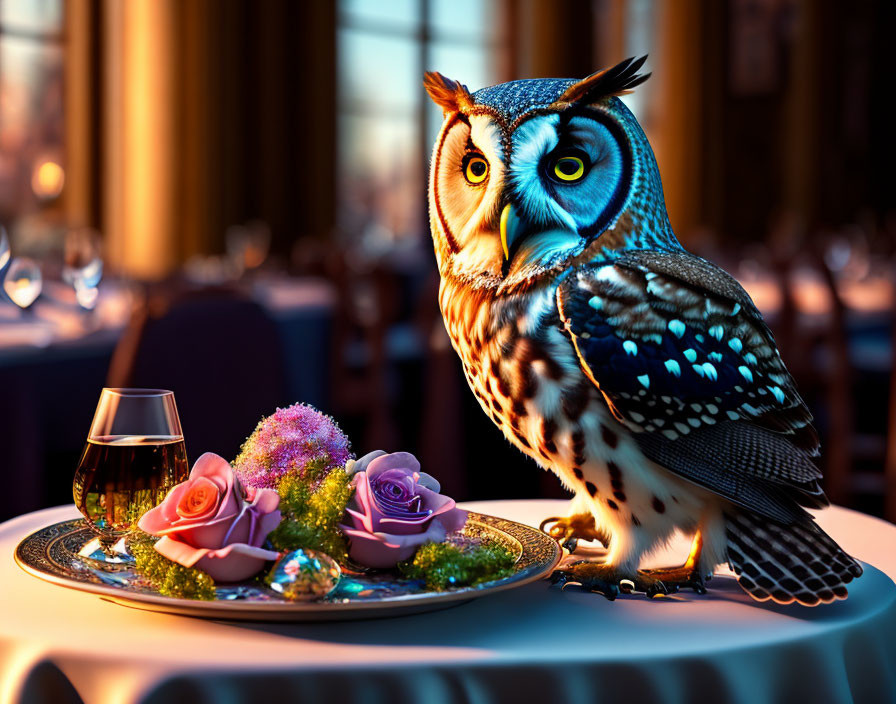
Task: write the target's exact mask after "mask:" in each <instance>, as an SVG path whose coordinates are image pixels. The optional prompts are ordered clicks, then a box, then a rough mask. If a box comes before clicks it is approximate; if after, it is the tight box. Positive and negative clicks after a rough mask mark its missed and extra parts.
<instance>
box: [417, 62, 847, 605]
mask: <svg viewBox="0 0 896 704" xmlns="http://www.w3.org/2000/svg"><path fill="white" fill-rule="evenodd" d="M645 58H646V57H645ZM643 63H644V58H641V59H638V60H635V59H628V60H626V61H624V62H622V63H620V64H618V65H617V66H614V67H613V68H610V69H607V70H604V71H600V72H598V73H595V74H593V75H591V76H589V77H587V78H585V79H582V80H575V79H536V80H520V81H512V82H509V83H503V84H500V85H496V86H491V87H488V88H483V89H481V90H478V91H476V92H475V93H471V92H470V91H469V90H468V89H467V88H466V87H465V86H464V85H462V84H461V83H458V82H455V81H453V80H450V79H448V78H446V77H444V76H442V75H441V74H438V73H434V72H432V73H427V74H426V77H425V80H424V85H425V88H426V90H427V92H428V93H429V96H430V97H431V98H432V100H433V101H434V102H435V103H436V104H437V105H438V106H439V107H440V108H441V109H442V111H443V113H444V123H443V125H442V128H441V131H440V133H439V136H438V139H437V141H436V144H435V148H434V151H433V157H432V168H431V174H430V188H429V206H430V224H431V229H432V237H433V242H434V247H435V254H436V259H437V262H438V266H439V272H440V276H441V284H440V289H439V303H440V307H441V310H442V315H443V318H444V322H445V326H446V328H447V331H448V334H449V336H450V338H451V341H452V344H453V346H454V348H455V350H456V351H457V353H458V355H459V356H460V358H461V361H462V363H463V369H464V373H465V375H466V378H467V381H468V383H469V385H470V388H471V389H472V391H473V393H474V394H475V395H476V398H477V399H478V401H479V404H480V405H481V406H482V409H483V411H485V413H486V414H487V415H488V416H489V417H490V418H491V419H492V420H493V421H494V423H495V424H496V425H497V426H498V427H499V428H500V429H501V430H502V431H503V433H504V435H505V437H506V438H507V439H508V440H509V441H510V442H511V443H512V444H513V445H515V446H516V447H517V448H519V449H520V450H522V452H524V453H525V454H527V455H529V456H530V457H531V458H533V459H534V460H535V461H536V462H537V463H539V464H540V465H541V466H542V467H544V468H546V469H548V470H550V471H552V472H554V473H555V474H556V475H557V476H558V477H559V478H560V479H561V481H562V482H563V484H564V485H565V486H566V487H567V488H569V489H570V490H571V491H572V492H573V493H574V498H573V500H572V505H571V507H570V511H569V515H567V516H564V517H557V518H552V519H548V521H547V522H546V523H545V524H543V527H545V526H547V527H548V529H549V532H550V533H551V534H552V535H554V536H555V537H557V538H558V539H559V540H561V542H563V543H564V544H565V545H566V546H567V547H569V548H570V549H571V550H573V551H575V550H576V544H577V542H578V541H580V540H582V539H587V540H594V539H598V540H599V541H600V542H601V543H603V545H604V546H605V550H603V552H602V553H600V554H591V555H586V556H585V559H579V557H580V556H581V548H582V547H583V546H582V545H581V543H579V548H580V550H579V551H578V552H579V555H576V554H575V552H574V553H573V555H572V559H567V560H565V562H564V564H563V565H562V568H561V569H560V570H558V571H557V572H555V574H554V579H555V581H559V582H562V583H565V584H576V585H579V586H581V587H583V588H585V589H588V590H591V591H595V592H600V593H603V594H604V595H605V596H607V597H609V598H611V599H612V598H615V597H616V595H618V594H619V593H620V590H621V591H636V592H643V593H645V594H647V595H648V596H654V595H657V594H666V593H671V592H674V591H677V590H678V589H679V588H691V589H694V590H695V591H697V592H701V593H703V592H705V590H706V587H705V582H706V580H707V579H708V577H709V576H710V575H711V574H712V572H713V570H714V568H715V567H717V566H718V565H720V564H724V563H727V564H728V565H729V566H730V568H731V569H732V570H733V571H734V573H735V574H736V575H737V579H738V582H739V584H740V586H741V587H742V588H743V589H744V590H745V591H746V592H747V593H749V594H750V595H751V596H753V597H754V598H755V599H758V600H769V599H771V600H773V601H775V602H778V603H781V604H787V603H793V602H798V603H800V604H805V605H815V604H818V603H821V602H830V601H833V600H835V599H842V598H845V597H846V596H847V588H846V584H847V583H849V582H850V581H851V580H853V579H854V578H856V577H858V576H859V575H861V573H862V568H861V566H860V565H859V563H858V562H856V561H855V560H854V559H853V558H851V557H850V556H849V555H847V554H846V553H845V552H844V551H843V550H842V549H841V548H840V547H839V546H838V545H837V544H836V543H835V542H834V540H833V539H831V538H830V537H829V536H828V535H827V534H825V533H824V532H823V531H822V530H821V528H819V527H818V525H817V524H816V523H815V522H814V520H813V518H812V516H811V515H810V514H809V513H808V511H806V509H807V508H819V507H823V506H826V505H827V499H826V497H825V495H824V493H823V491H822V489H821V487H820V485H819V479H820V477H821V475H820V473H819V471H818V469H817V468H816V466H815V465H814V464H813V463H812V461H811V459H810V458H811V457H812V456H814V455H817V454H818V439H817V436H816V434H815V431H814V430H813V428H812V426H811V420H812V417H811V415H810V413H809V411H808V409H807V408H806V406H805V404H804V403H803V401H802V399H801V398H800V396H799V394H798V393H797V390H796V388H795V386H794V382H793V379H792V378H791V376H790V374H789V373H788V372H787V369H786V368H785V366H784V363H783V362H782V360H781V357H780V355H779V353H778V351H777V348H776V346H775V341H774V339H773V337H772V334H771V332H770V331H769V329H768V327H767V326H766V325H765V323H764V322H763V320H762V316H761V315H760V313H759V311H758V310H757V309H756V307H755V306H754V304H753V302H752V300H751V299H750V297H749V295H748V294H747V293H746V292H745V291H744V290H743V288H741V286H740V285H739V284H738V283H737V282H736V281H735V280H734V279H733V278H732V277H731V276H729V275H728V274H727V273H725V272H724V271H723V270H721V269H720V268H718V267H716V266H714V265H713V264H711V263H710V262H708V261H706V260H704V259H701V258H700V257H697V256H695V255H693V254H690V253H689V252H687V251H686V250H685V249H684V248H683V247H682V246H681V244H680V243H679V242H678V240H677V239H676V237H675V234H674V233H673V231H672V228H671V226H670V224H669V218H668V216H667V214H666V206H665V202H664V199H663V189H662V184H661V182H660V175H659V171H658V169H657V165H656V161H655V159H654V156H653V151H652V149H651V147H650V144H649V143H648V141H647V138H646V136H645V134H644V132H643V131H642V129H641V127H640V126H639V124H638V122H637V121H636V119H635V117H634V116H633V115H632V113H631V112H629V110H628V109H627V108H626V107H625V105H624V104H623V103H622V102H621V101H620V100H619V98H618V97H617V96H619V95H620V94H623V93H626V92H629V91H630V90H631V89H632V88H634V87H635V86H636V85H638V84H640V83H641V82H642V81H644V80H645V79H646V78H647V77H648V75H649V74H647V75H644V74H640V73H639V70H640V69H641V67H642V66H643ZM676 529H678V530H680V531H683V532H685V533H686V534H688V535H692V536H693V544H692V548H691V550H690V553H689V554H688V555H687V556H684V555H683V556H682V563H681V564H680V565H675V566H670V567H668V568H664V569H652V570H647V569H641V568H640V567H641V559H642V557H643V556H644V555H645V554H647V553H649V552H651V551H652V550H654V549H655V548H657V547H658V546H661V545H663V544H664V543H665V542H666V541H668V539H669V538H670V537H671V536H672V534H673V532H674V531H675V530H676ZM589 558H590V559H589Z"/></svg>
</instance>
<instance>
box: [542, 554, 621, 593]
mask: <svg viewBox="0 0 896 704" xmlns="http://www.w3.org/2000/svg"><path fill="white" fill-rule="evenodd" d="M626 581H628V580H622V581H619V580H618V577H617V575H616V573H615V570H614V569H613V568H612V567H610V566H608V565H604V564H602V563H599V562H576V563H574V564H572V565H569V566H568V567H565V568H563V569H559V570H554V572H553V573H552V574H551V584H559V585H560V586H561V590H565V589H566V588H567V587H579V588H580V589H582V590H583V591H587V592H594V593H597V594H602V595H603V596H604V597H606V598H607V599H608V600H609V601H615V599H616V597H617V596H619V594H621V593H623V591H624V589H621V588H620V587H624V583H625V582H626Z"/></svg>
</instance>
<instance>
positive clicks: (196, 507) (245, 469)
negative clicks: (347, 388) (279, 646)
mask: <svg viewBox="0 0 896 704" xmlns="http://www.w3.org/2000/svg"><path fill="white" fill-rule="evenodd" d="M440 491H441V487H440V485H439V482H438V481H436V479H434V478H433V477H431V476H430V475H428V474H426V473H425V472H422V471H421V467H420V463H419V462H418V461H417V459H416V458H415V457H414V456H413V455H411V454H410V453H407V452H394V453H391V454H389V453H386V452H384V451H382V450H378V451H376V452H371V453H369V454H367V455H365V456H364V457H362V458H360V459H358V460H355V459H353V458H352V455H351V449H350V444H349V441H348V438H347V437H346V436H345V434H344V433H342V431H341V430H340V429H339V427H338V425H337V424H336V423H335V421H334V420H333V419H332V418H330V417H328V416H326V415H324V414H322V413H320V412H319V411H317V410H316V409H314V408H313V407H311V406H307V405H304V404H296V405H293V406H290V407H289V408H283V409H278V410H277V411H276V413H274V414H273V415H271V416H269V417H268V418H265V419H263V420H262V421H261V422H260V423H259V424H258V426H257V427H256V428H255V431H254V432H253V433H252V435H250V436H249V438H248V439H247V440H246V442H245V443H244V444H243V447H242V449H241V452H240V454H239V455H238V457H237V458H236V460H235V461H234V462H233V465H232V466H231V464H230V463H228V462H227V460H225V459H224V458H222V457H219V456H218V455H215V454H213V453H206V454H204V455H202V456H201V457H200V458H199V459H198V460H197V461H196V463H195V464H194V465H193V469H192V471H191V472H190V476H189V479H187V481H185V482H183V483H182V484H178V485H177V486H175V487H174V488H173V489H172V490H171V491H170V492H169V493H168V495H167V496H166V497H165V499H164V500H163V501H162V503H161V504H159V505H158V506H156V507H154V508H151V509H150V510H148V511H146V512H144V513H142V516H141V518H140V520H139V522H138V528H139V531H138V532H137V534H136V535H135V536H134V537H133V538H132V539H131V541H130V548H131V552H132V554H133V555H134V557H135V560H136V568H137V571H138V572H140V573H141V575H142V576H143V577H144V578H145V579H147V580H148V581H149V582H151V583H152V584H153V585H154V586H155V587H156V588H157V589H158V590H159V592H160V593H162V594H166V595H170V596H179V597H185V598H194V599H213V598H215V584H216V583H217V582H221V583H233V582H242V581H245V580H249V579H252V578H257V579H258V580H259V583H264V584H267V585H268V586H269V587H270V588H272V589H274V590H275V591H278V592H280V593H281V594H283V595H284V596H286V597H287V598H294V599H306V598H319V597H321V596H324V595H326V594H327V593H329V592H330V591H332V589H334V588H335V586H336V584H337V583H338V581H339V578H340V574H341V573H342V572H345V571H348V572H350V573H359V574H363V573H371V572H374V571H376V570H397V571H398V573H399V574H400V575H401V576H403V577H404V578H406V579H411V580H419V581H420V582H422V583H423V584H425V585H426V587H427V588H429V589H450V588H453V587H461V586H467V585H475V584H480V583H482V582H485V581H489V580H492V579H500V578H503V577H506V576H508V575H510V574H512V572H513V562H514V560H513V556H512V555H511V554H510V552H509V551H507V550H506V549H505V548H503V547H500V546H492V545H465V544H462V543H461V541H459V540H457V536H458V531H460V530H461V529H462V528H463V526H464V524H465V522H466V520H467V514H466V512H465V511H463V510H462V509H459V508H457V505H456V504H455V502H454V499H452V498H450V497H448V496H445V495H444V494H441V493H440ZM272 563H273V566H272V567H270V568H269V569H266V568H267V567H268V566H269V565H271V564H272Z"/></svg>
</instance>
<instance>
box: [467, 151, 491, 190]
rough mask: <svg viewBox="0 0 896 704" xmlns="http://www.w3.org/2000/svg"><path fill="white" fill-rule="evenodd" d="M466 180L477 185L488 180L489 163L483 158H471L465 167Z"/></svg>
mask: <svg viewBox="0 0 896 704" xmlns="http://www.w3.org/2000/svg"><path fill="white" fill-rule="evenodd" d="M464 178H465V179H467V181H469V182H470V183H472V184H474V185H476V184H479V183H482V182H483V181H485V179H487V178H488V162H487V161H486V160H485V159H484V158H483V157H481V156H471V157H469V158H468V159H467V163H466V165H465V166H464Z"/></svg>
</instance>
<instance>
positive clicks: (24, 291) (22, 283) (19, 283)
mask: <svg viewBox="0 0 896 704" xmlns="http://www.w3.org/2000/svg"><path fill="white" fill-rule="evenodd" d="M43 286H44V281H43V275H42V274H41V271H40V266H39V265H38V263H37V262H36V261H34V260H33V259H29V258H28V257H16V258H15V259H13V260H12V263H11V264H10V265H9V269H7V270H6V276H5V277H4V278H3V290H4V291H6V295H7V296H9V299H10V300H11V301H12V302H13V303H15V304H16V305H17V306H18V307H19V308H21V309H22V310H26V309H27V308H28V307H30V306H31V304H32V303H34V301H36V300H37V297H38V296H40V293H41V291H42V290H43Z"/></svg>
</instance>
